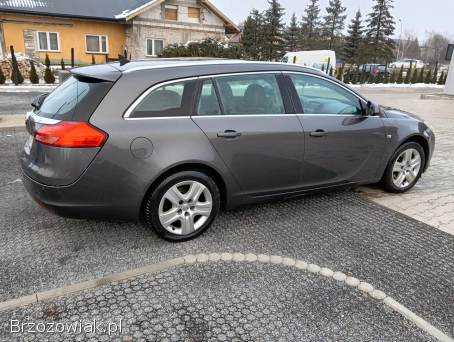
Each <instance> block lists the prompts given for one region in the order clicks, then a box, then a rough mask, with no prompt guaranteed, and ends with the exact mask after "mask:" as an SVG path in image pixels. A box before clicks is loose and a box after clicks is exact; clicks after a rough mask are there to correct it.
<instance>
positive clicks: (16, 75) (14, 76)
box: [9, 45, 24, 85]
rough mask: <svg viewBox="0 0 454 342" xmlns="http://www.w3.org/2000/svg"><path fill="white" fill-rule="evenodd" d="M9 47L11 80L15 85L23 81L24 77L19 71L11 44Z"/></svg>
mask: <svg viewBox="0 0 454 342" xmlns="http://www.w3.org/2000/svg"><path fill="white" fill-rule="evenodd" d="M9 49H10V51H11V67H12V71H11V81H12V82H13V83H14V84H15V85H18V84H22V83H23V82H24V77H23V76H22V74H21V73H20V70H19V64H17V59H16V55H15V54H14V47H13V46H12V45H11V46H10V48H9Z"/></svg>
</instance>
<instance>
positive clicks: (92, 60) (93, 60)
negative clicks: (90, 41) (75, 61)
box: [91, 55, 96, 64]
mask: <svg viewBox="0 0 454 342" xmlns="http://www.w3.org/2000/svg"><path fill="white" fill-rule="evenodd" d="M91 64H96V59H95V55H91Z"/></svg>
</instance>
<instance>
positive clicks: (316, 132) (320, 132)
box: [309, 129, 328, 138]
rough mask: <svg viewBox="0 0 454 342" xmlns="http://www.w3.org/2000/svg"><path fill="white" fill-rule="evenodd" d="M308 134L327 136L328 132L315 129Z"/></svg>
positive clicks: (317, 136)
mask: <svg viewBox="0 0 454 342" xmlns="http://www.w3.org/2000/svg"><path fill="white" fill-rule="evenodd" d="M309 135H310V136H311V137H314V138H321V137H325V136H327V135H328V132H327V131H325V130H323V129H317V130H315V131H313V132H311V133H310V134H309Z"/></svg>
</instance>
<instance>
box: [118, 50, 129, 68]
mask: <svg viewBox="0 0 454 342" xmlns="http://www.w3.org/2000/svg"><path fill="white" fill-rule="evenodd" d="M118 60H119V61H120V66H123V65H125V64H128V63H129V62H130V60H129V59H128V52H127V51H126V49H125V54H124V55H118Z"/></svg>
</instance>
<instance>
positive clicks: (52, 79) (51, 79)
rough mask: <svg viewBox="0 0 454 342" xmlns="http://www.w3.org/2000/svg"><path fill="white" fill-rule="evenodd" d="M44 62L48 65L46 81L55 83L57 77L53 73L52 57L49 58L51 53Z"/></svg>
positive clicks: (45, 73) (45, 75) (45, 72)
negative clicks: (51, 66) (51, 67)
mask: <svg viewBox="0 0 454 342" xmlns="http://www.w3.org/2000/svg"><path fill="white" fill-rule="evenodd" d="M44 64H45V65H46V70H45V71H44V81H45V82H46V83H51V84H53V83H55V77H54V74H53V73H52V70H51V69H50V59H49V55H48V54H46V60H45V62H44Z"/></svg>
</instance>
